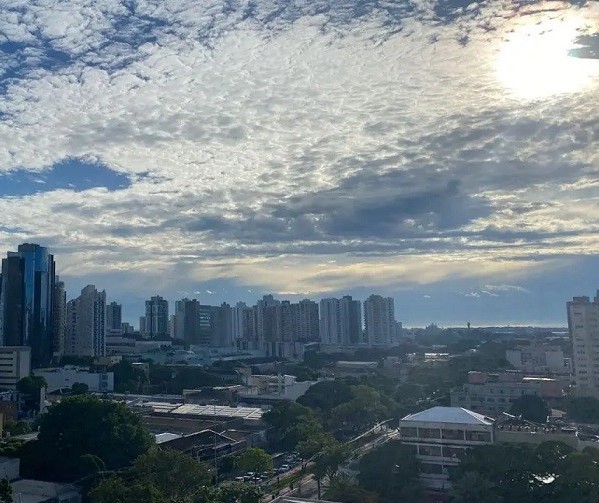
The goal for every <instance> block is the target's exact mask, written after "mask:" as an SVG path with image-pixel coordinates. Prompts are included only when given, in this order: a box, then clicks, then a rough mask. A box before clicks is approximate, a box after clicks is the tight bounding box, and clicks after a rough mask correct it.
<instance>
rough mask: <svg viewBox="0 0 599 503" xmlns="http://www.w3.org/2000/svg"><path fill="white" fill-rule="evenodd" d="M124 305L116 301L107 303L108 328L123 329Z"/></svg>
mask: <svg viewBox="0 0 599 503" xmlns="http://www.w3.org/2000/svg"><path fill="white" fill-rule="evenodd" d="M122 310H123V308H122V306H121V305H120V304H117V303H116V302H111V303H110V304H107V305H106V330H122V329H123V327H122V323H123V320H122Z"/></svg>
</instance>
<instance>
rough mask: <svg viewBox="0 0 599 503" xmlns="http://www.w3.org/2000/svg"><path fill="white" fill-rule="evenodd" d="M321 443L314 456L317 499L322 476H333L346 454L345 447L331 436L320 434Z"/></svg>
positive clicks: (319, 495)
mask: <svg viewBox="0 0 599 503" xmlns="http://www.w3.org/2000/svg"><path fill="white" fill-rule="evenodd" d="M321 438H322V440H323V442H324V443H323V444H322V445H321V447H320V452H319V453H318V454H316V457H315V458H314V468H313V473H314V478H315V479H316V483H317V487H318V499H321V498H320V497H321V494H320V493H321V486H320V485H321V482H322V479H323V478H324V477H329V478H333V477H334V476H335V475H336V473H337V470H338V469H339V466H340V465H341V463H343V461H344V460H345V459H346V458H347V456H348V450H347V448H346V447H345V446H344V445H343V444H341V443H340V442H337V441H336V440H335V439H334V438H333V437H331V436H326V435H325V436H322V437H321Z"/></svg>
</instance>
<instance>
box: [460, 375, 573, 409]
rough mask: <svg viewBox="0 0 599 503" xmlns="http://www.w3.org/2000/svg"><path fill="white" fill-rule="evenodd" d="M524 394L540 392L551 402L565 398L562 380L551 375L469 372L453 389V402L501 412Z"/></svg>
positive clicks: (461, 405) (467, 406) (473, 407)
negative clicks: (529, 375)
mask: <svg viewBox="0 0 599 503" xmlns="http://www.w3.org/2000/svg"><path fill="white" fill-rule="evenodd" d="M522 395H537V396H540V397H541V398H544V399H545V400H547V401H548V402H550V403H551V404H556V403H559V401H560V400H562V399H563V396H564V392H563V387H562V383H561V382H560V381H559V380H557V379H553V378H548V377H525V376H524V374H523V373H522V372H518V371H507V372H503V373H501V374H487V373H484V372H469V373H468V382H467V383H466V384H463V385H462V386H461V387H459V388H456V389H453V390H452V391H451V393H450V397H451V406H452V407H463V408H465V409H469V410H473V411H475V412H478V413H480V414H487V415H490V416H497V415H499V414H501V413H502V412H507V411H509V409H510V407H511V406H512V403H513V402H514V401H515V400H516V399H518V398H519V397H521V396H522Z"/></svg>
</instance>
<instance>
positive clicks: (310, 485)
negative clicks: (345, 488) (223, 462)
mask: <svg viewBox="0 0 599 503" xmlns="http://www.w3.org/2000/svg"><path fill="white" fill-rule="evenodd" d="M367 433H369V432H367ZM362 436H363V435H360V437H356V439H357V438H361V437H362ZM398 436H399V433H398V432H397V430H389V431H386V432H384V433H383V434H382V435H380V436H378V437H376V438H375V439H373V440H372V441H370V442H368V443H366V444H364V445H362V446H359V447H357V448H356V449H354V450H353V451H352V453H351V454H350V456H349V458H348V460H347V461H346V462H345V463H344V464H343V466H341V467H340V471H342V470H343V469H344V468H345V469H348V468H349V465H351V464H352V463H356V462H357V461H358V460H359V459H360V458H361V457H362V456H363V455H364V454H366V453H367V452H369V451H371V450H372V449H375V448H377V447H378V446H380V445H382V444H384V443H385V442H388V441H389V440H393V439H395V438H397V437H398ZM356 439H353V440H352V441H355V440H356ZM352 441H350V442H349V443H350V444H351V442H352ZM309 467H310V464H309V465H308V468H309ZM300 470H301V465H299V466H298V467H296V468H295V469H294V470H290V471H289V472H286V473H285V478H287V477H289V476H290V474H293V473H297V472H298V471H300ZM327 482H328V481H327V480H323V481H322V484H321V487H322V489H324V488H325V487H326V486H327V485H328V484H327ZM323 492H324V491H323ZM317 495H318V485H317V483H316V480H315V479H314V476H313V475H312V474H311V473H306V475H304V476H303V477H302V478H301V479H299V480H298V481H296V482H295V483H294V484H293V489H291V488H289V487H288V486H287V487H285V488H283V489H281V490H280V491H278V492H277V493H274V494H272V493H271V494H266V495H265V496H264V497H263V498H262V501H263V502H269V501H272V502H276V501H279V500H280V499H282V497H283V496H297V497H302V498H310V497H313V496H317Z"/></svg>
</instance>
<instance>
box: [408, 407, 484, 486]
mask: <svg viewBox="0 0 599 503" xmlns="http://www.w3.org/2000/svg"><path fill="white" fill-rule="evenodd" d="M399 428H400V429H399V431H400V436H401V441H402V442H403V443H404V444H407V445H412V446H414V449H415V450H416V457H417V458H418V460H419V461H420V470H421V473H420V476H421V479H422V482H423V483H424V485H425V486H426V487H427V488H428V489H429V490H431V491H432V492H433V494H434V493H435V492H443V491H446V490H447V489H449V488H450V487H451V484H450V482H449V477H450V474H451V472H452V470H454V469H455V467H456V466H457V465H458V464H459V462H460V459H461V458H462V456H463V455H464V453H465V452H466V450H467V449H469V448H471V447H475V446H478V445H484V444H490V443H492V442H493V440H494V429H493V419H490V418H488V417H486V416H483V415H481V414H477V413H476V412H473V411H471V410H466V409H464V408H461V407H433V408H432V409H428V410H425V411H422V412H418V413H416V414H410V415H408V416H406V417H404V418H403V419H401V420H400V422H399Z"/></svg>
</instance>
